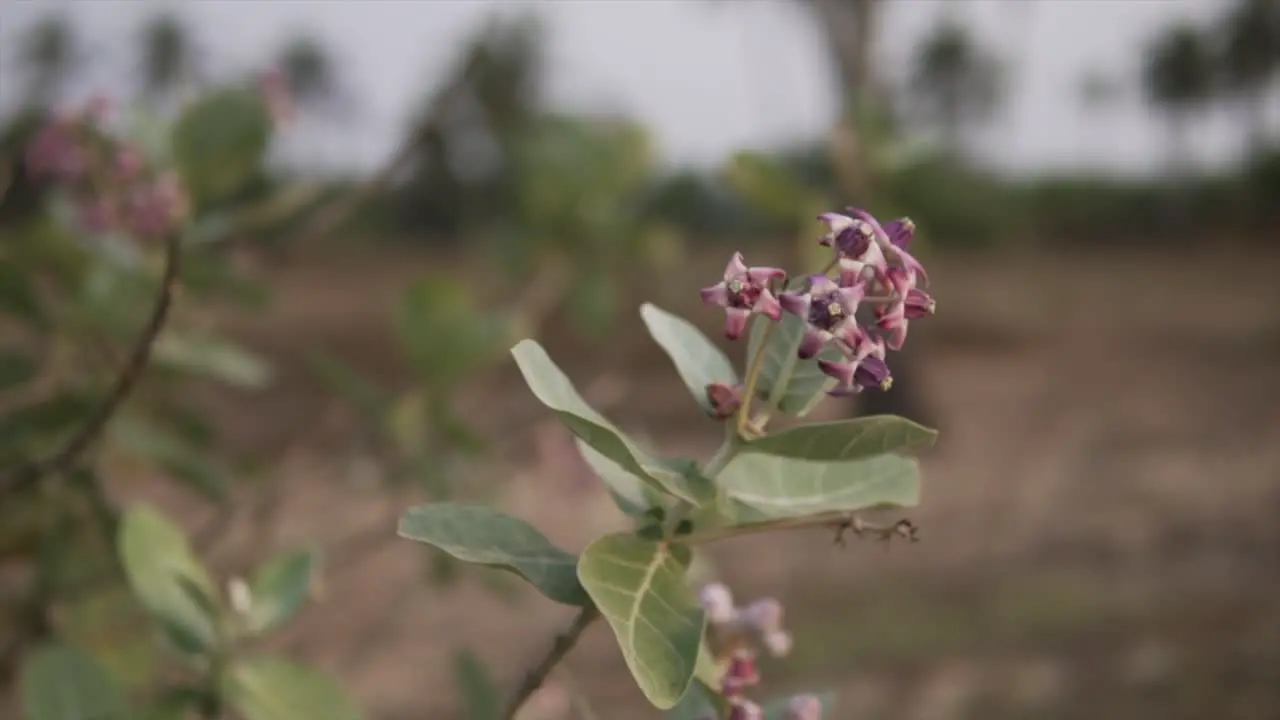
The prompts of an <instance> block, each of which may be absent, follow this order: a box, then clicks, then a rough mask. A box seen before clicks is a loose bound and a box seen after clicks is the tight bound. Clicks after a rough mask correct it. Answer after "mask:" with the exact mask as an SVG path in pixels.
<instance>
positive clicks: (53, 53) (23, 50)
mask: <svg viewBox="0 0 1280 720" xmlns="http://www.w3.org/2000/svg"><path fill="white" fill-rule="evenodd" d="M19 42H20V46H19V50H18V53H19V54H18V62H19V64H20V66H21V69H22V71H23V73H24V74H25V75H26V82H27V87H26V91H25V98H24V104H25V105H27V106H28V107H36V108H44V107H48V105H49V104H50V103H52V102H54V101H56V100H57V98H58V96H59V95H61V93H62V91H63V90H64V89H65V88H66V85H67V83H68V82H69V81H70V79H71V77H72V75H73V74H74V73H75V71H76V70H77V69H79V67H80V65H81V63H82V61H83V56H82V54H81V49H80V39H79V37H78V36H77V35H76V32H75V28H74V27H73V26H72V25H71V23H70V22H69V21H68V20H67V18H66V17H63V16H60V15H51V16H48V17H46V18H44V19H43V20H41V21H40V22H39V23H37V24H36V25H35V27H33V28H32V29H31V31H30V32H29V33H28V34H27V35H26V36H24V37H23V38H22V39H21V40H20V41H19Z"/></svg>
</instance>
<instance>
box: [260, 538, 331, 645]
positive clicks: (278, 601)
mask: <svg viewBox="0 0 1280 720" xmlns="http://www.w3.org/2000/svg"><path fill="white" fill-rule="evenodd" d="M319 563H320V558H319V556H318V555H317V554H316V553H314V552H309V551H305V550H295V551H291V552H286V553H282V554H280V555H277V556H276V557H273V558H272V559H270V560H268V561H267V562H266V563H264V564H263V565H262V567H260V568H258V570H257V572H255V573H254V575H253V580H252V581H251V582H250V583H249V588H250V594H249V595H250V598H252V610H251V612H250V622H249V624H250V627H251V628H252V629H253V630H254V632H261V631H263V630H267V629H269V628H273V627H276V626H278V625H281V624H283V623H284V622H286V621H288V620H289V619H290V618H292V617H293V616H294V615H295V614H296V613H297V612H298V610H299V609H300V608H301V607H302V604H303V603H304V602H306V600H307V593H308V592H309V591H310V589H311V576H312V574H313V573H314V572H315V570H316V567H317V566H318V565H319Z"/></svg>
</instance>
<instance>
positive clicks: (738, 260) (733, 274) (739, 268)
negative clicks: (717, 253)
mask: <svg viewBox="0 0 1280 720" xmlns="http://www.w3.org/2000/svg"><path fill="white" fill-rule="evenodd" d="M746 274H747V263H746V261H745V260H744V259H743V258H742V253H740V252H735V253H734V254H733V257H731V258H729V264H728V265H725V267H724V279H725V280H732V279H733V278H740V277H742V276H743V275H746Z"/></svg>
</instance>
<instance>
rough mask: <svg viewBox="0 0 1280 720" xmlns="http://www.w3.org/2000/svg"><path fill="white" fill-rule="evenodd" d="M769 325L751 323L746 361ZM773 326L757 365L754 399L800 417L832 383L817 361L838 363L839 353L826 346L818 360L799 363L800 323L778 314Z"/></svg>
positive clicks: (761, 320) (759, 319)
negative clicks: (766, 345)
mask: <svg viewBox="0 0 1280 720" xmlns="http://www.w3.org/2000/svg"><path fill="white" fill-rule="evenodd" d="M770 323H773V321H772V320H769V319H768V318H766V317H763V316H757V317H756V318H755V319H754V320H753V321H752V324H751V333H750V335H749V336H748V339H747V358H754V357H755V356H756V349H757V348H759V347H760V342H761V340H762V339H763V338H764V332H765V328H766V327H767V326H768V325H769V324H770ZM773 324H775V325H776V327H775V328H774V330H773V334H772V335H771V336H770V337H769V345H768V347H766V348H765V351H764V353H765V354H764V358H763V359H762V361H761V362H762V363H763V364H762V365H761V366H760V378H759V380H757V382H756V397H758V398H759V399H760V400H761V401H762V402H764V403H766V404H767V405H768V406H769V407H776V408H777V409H779V410H781V411H782V412H784V413H786V414H788V415H794V416H797V417H803V416H804V415H806V414H808V413H809V411H810V410H812V409H813V407H814V406H815V405H817V404H818V401H819V400H821V399H822V398H823V395H824V393H826V392H827V391H828V390H830V389H831V388H833V387H835V384H836V381H835V380H834V379H832V378H831V377H828V376H827V375H826V374H825V373H823V372H822V370H821V369H820V368H819V367H818V359H823V360H832V361H835V360H839V359H840V358H841V353H840V351H839V350H837V349H836V348H834V347H831V346H828V347H826V348H824V349H823V350H822V352H820V353H818V357H816V358H810V359H808V360H801V359H800V358H799V357H798V356H797V355H796V351H797V350H798V349H799V348H800V341H801V340H802V339H803V338H804V328H805V324H804V321H803V320H801V319H800V318H798V317H796V316H795V315H792V314H791V313H786V312H784V313H782V319H780V320H778V321H777V322H776V323H773Z"/></svg>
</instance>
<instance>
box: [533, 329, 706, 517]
mask: <svg viewBox="0 0 1280 720" xmlns="http://www.w3.org/2000/svg"><path fill="white" fill-rule="evenodd" d="M511 354H512V355H513V356H514V357H515V359H516V364H518V365H519V366H520V372H521V373H522V374H523V375H524V379H525V382H526V383H528V385H529V389H530V390H532V391H533V394H534V395H535V396H536V397H537V398H538V400H539V401H541V402H542V404H543V405H546V406H547V407H549V408H551V409H552V410H553V411H555V413H556V415H557V416H558V417H559V418H560V421H561V422H563V423H564V424H565V427H567V428H569V430H570V431H571V432H572V433H573V434H574V435H577V436H578V437H579V438H580V439H582V440H583V441H584V442H586V443H587V444H588V445H590V446H591V447H593V448H595V449H596V450H597V451H598V452H599V453H600V454H601V455H604V456H605V457H607V458H609V459H610V460H612V461H614V462H615V463H617V464H618V465H619V466H620V467H621V468H623V469H624V470H626V471H627V472H629V473H631V474H633V475H635V476H636V477H638V478H640V479H641V480H644V481H645V482H646V483H647V484H649V485H650V486H651V487H653V488H654V489H656V490H658V491H659V492H662V493H664V494H669V495H675V496H677V497H679V498H681V499H683V500H687V501H689V502H691V503H695V504H702V503H705V502H706V501H707V500H708V499H709V498H708V497H707V496H706V495H705V493H704V492H702V491H701V490H700V489H698V488H690V487H689V486H688V484H687V483H686V480H685V478H684V477H683V476H681V475H679V474H677V473H675V472H673V471H672V470H671V469H670V468H667V467H664V466H663V465H662V464H661V463H659V462H657V461H655V460H652V459H650V458H649V457H647V456H646V455H645V454H644V453H643V452H641V451H640V449H639V448H638V447H636V444H635V442H634V441H632V440H630V439H628V438H627V437H626V436H625V435H623V434H622V433H621V431H619V430H618V429H617V428H616V427H614V425H613V424H612V423H610V422H609V421H608V420H606V419H605V418H604V416H602V415H601V414H600V413H598V412H596V410H595V409H594V408H592V407H591V406H590V405H588V404H587V402H586V401H585V400H583V399H582V396H581V395H579V394H578V391H577V390H576V389H575V388H574V387H573V383H572V382H570V381H569V378H568V377H566V376H565V374H564V372H563V371H561V370H560V368H558V367H556V364H555V363H554V362H552V361H551V358H550V357H548V356H547V351H546V350H543V349H542V346H541V345H539V344H538V343H537V342H536V341H534V340H522V341H520V343H518V344H517V345H516V346H515V347H514V348H512V349H511Z"/></svg>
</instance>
